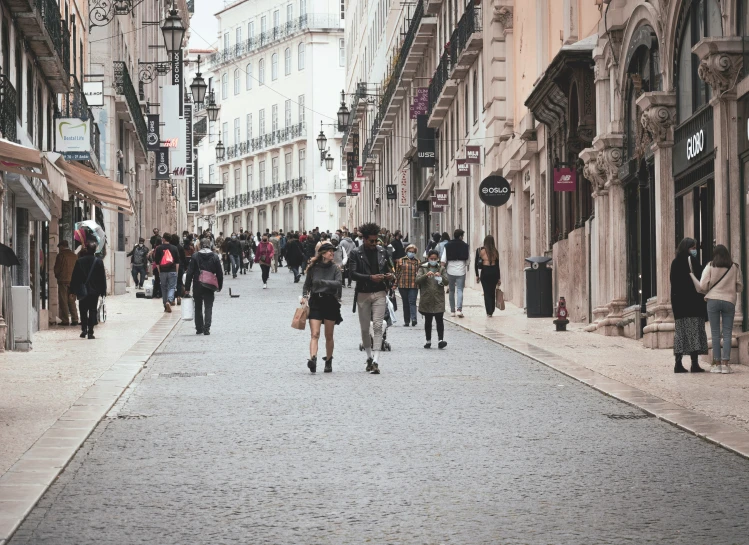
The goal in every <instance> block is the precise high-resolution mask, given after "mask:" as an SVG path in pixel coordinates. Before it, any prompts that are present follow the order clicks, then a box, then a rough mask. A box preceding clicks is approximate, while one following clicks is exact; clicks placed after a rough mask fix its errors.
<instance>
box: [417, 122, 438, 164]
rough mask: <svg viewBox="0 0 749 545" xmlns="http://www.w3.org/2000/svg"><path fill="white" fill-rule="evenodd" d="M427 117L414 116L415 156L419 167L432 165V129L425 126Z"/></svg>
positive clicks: (433, 158)
mask: <svg viewBox="0 0 749 545" xmlns="http://www.w3.org/2000/svg"><path fill="white" fill-rule="evenodd" d="M427 120H428V117H427V116H426V115H419V116H417V117H416V156H417V157H418V160H419V166H420V167H421V168H425V167H434V165H435V155H434V152H435V149H434V129H430V128H429V127H428V126H427Z"/></svg>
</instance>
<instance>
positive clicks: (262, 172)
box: [257, 161, 265, 187]
mask: <svg viewBox="0 0 749 545" xmlns="http://www.w3.org/2000/svg"><path fill="white" fill-rule="evenodd" d="M257 167H258V182H259V183H260V187H265V161H260V162H258V164H257Z"/></svg>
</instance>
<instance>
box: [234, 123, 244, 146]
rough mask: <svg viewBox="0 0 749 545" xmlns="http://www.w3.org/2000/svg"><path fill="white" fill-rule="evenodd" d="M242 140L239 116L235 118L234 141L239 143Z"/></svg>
mask: <svg viewBox="0 0 749 545" xmlns="http://www.w3.org/2000/svg"><path fill="white" fill-rule="evenodd" d="M241 141H242V136H241V135H240V134H239V118H238V117H236V118H234V143H235V144H239V142H241Z"/></svg>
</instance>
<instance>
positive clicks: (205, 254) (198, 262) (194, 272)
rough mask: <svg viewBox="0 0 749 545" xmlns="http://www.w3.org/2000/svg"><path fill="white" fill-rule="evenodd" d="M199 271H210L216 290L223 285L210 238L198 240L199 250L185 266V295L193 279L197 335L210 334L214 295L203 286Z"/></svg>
mask: <svg viewBox="0 0 749 545" xmlns="http://www.w3.org/2000/svg"><path fill="white" fill-rule="evenodd" d="M200 271H208V272H212V273H213V274H215V275H216V280H217V281H218V291H221V288H223V287H224V273H223V271H222V270H221V260H220V259H219V257H218V256H217V255H216V254H215V253H214V252H212V251H211V241H210V239H207V238H206V239H203V240H201V241H200V251H198V252H195V253H194V254H193V256H192V258H191V259H190V264H189V265H188V267H187V277H186V278H185V297H189V295H190V287H191V286H192V283H193V280H194V281H195V289H194V290H193V299H194V300H195V333H196V334H197V335H201V334H202V335H210V334H211V321H212V320H213V301H214V299H215V297H216V295H215V293H214V291H213V290H211V289H208V288H206V287H204V286H203V285H202V284H201V283H200ZM204 304H205V317H204V316H203V305H204Z"/></svg>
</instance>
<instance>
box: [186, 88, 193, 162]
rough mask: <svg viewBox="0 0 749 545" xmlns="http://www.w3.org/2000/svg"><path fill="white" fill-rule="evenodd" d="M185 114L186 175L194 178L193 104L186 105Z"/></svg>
mask: <svg viewBox="0 0 749 545" xmlns="http://www.w3.org/2000/svg"><path fill="white" fill-rule="evenodd" d="M184 114H185V169H186V170H185V174H186V175H187V176H192V175H193V171H192V161H193V155H192V149H193V148H192V104H190V103H189V102H187V103H185V106H184Z"/></svg>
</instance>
